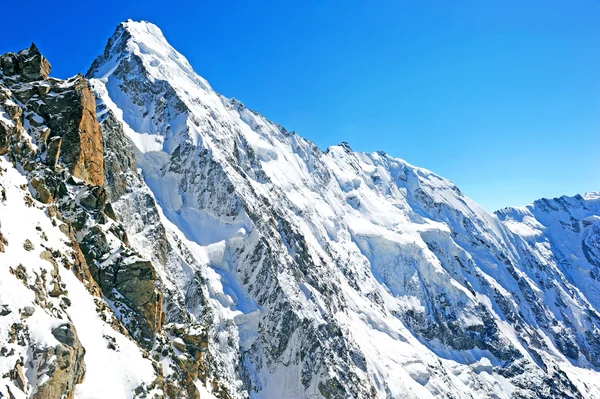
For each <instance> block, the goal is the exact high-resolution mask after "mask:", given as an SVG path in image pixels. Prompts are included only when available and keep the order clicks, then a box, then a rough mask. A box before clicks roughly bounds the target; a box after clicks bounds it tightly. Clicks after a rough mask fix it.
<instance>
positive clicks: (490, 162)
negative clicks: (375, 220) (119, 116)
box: [0, 0, 600, 210]
mask: <svg viewBox="0 0 600 399" xmlns="http://www.w3.org/2000/svg"><path fill="white" fill-rule="evenodd" d="M165 3H167V4H166V5H165ZM23 4H25V3H22V2H21V3H19V2H9V3H8V4H3V5H2V11H3V14H4V15H11V17H10V18H3V22H2V28H1V29H2V34H1V35H0V37H1V40H0V52H5V51H14V50H19V49H21V48H24V47H27V46H28V45H29V44H30V43H31V42H32V41H34V42H35V43H36V44H37V45H38V47H39V48H40V50H41V51H42V53H44V54H45V55H46V56H47V58H48V59H49V60H50V62H51V63H52V66H53V70H52V75H54V76H56V77H61V78H64V77H68V76H71V75H74V74H76V73H78V72H85V71H86V70H87V68H88V66H89V65H90V63H91V62H92V60H93V59H94V58H95V57H96V55H98V54H100V53H101V52H102V50H103V48H104V45H105V43H106V40H107V39H108V37H110V35H111V34H112V32H113V31H114V29H115V27H116V25H117V24H118V23H119V22H121V21H123V20H126V19H128V18H132V19H136V20H137V19H144V20H149V21H151V22H153V23H155V24H157V25H158V26H159V27H160V28H161V29H162V30H163V32H164V34H165V36H166V37H167V39H168V40H169V41H170V43H171V44H172V45H173V46H174V47H175V48H177V49H178V50H179V51H180V52H181V53H183V54H184V55H185V56H186V57H187V58H188V59H189V60H190V62H191V64H192V65H193V66H194V69H195V70H196V71H197V72H198V73H199V74H200V75H202V76H203V77H205V78H206V79H208V81H209V82H210V83H211V85H212V86H213V87H214V88H215V89H216V90H217V91H219V92H221V93H223V94H225V95H227V96H229V97H236V98H238V99H240V100H241V101H242V102H244V103H245V104H246V105H247V106H248V107H250V108H252V109H255V110H257V111H259V112H261V113H262V114H263V115H265V116H267V117H268V118H269V119H271V120H274V121H276V122H278V123H281V124H282V125H284V126H286V128H288V129H289V130H295V131H297V132H298V133H299V134H301V135H302V136H304V137H306V138H308V139H310V140H312V141H314V142H315V143H317V145H319V146H320V147H321V148H326V147H327V146H329V145H333V144H337V143H339V142H341V141H347V142H349V143H350V145H351V146H352V148H353V149H354V150H359V151H376V150H385V151H386V152H387V153H389V154H391V155H394V156H397V157H400V158H403V159H405V160H407V161H409V162H411V163H413V164H415V165H418V166H422V167H425V168H427V169H431V170H433V171H434V172H436V173H438V174H440V175H442V176H444V177H446V178H449V179H450V180H452V181H454V182H455V183H456V184H457V185H458V186H459V187H460V188H461V189H462V191H463V192H465V193H466V194H467V195H469V196H470V197H471V198H473V199H474V200H475V201H477V202H479V203H480V204H482V205H483V206H484V207H486V208H487V209H488V210H495V209H498V208H501V207H503V206H508V205H522V204H526V203H529V202H531V201H533V200H535V199H537V198H540V197H554V196H559V195H563V194H567V195H574V194H576V193H584V192H586V191H593V190H596V191H598V190H600V51H598V49H599V48H600V1H598V0H576V1H567V0H545V1H541V0H539V1H537V0H531V1H512V0H509V1H499V0H498V1H492V0H489V1H485V0H464V1H462V0H444V1H441V0H439V1H431V0H425V1H419V2H417V1H379V0H375V1H352V0H348V1H256V2H251V1H241V0H240V1H211V2H206V1H176V0H172V1H169V2H163V1H154V0H150V1H111V0H103V1H100V2H89V1H84V2H81V1H73V2H68V1H62V2H56V1H55V2H48V1H47V0H46V1H43V2H41V1H40V2H37V1H30V2H27V3H26V9H25V10H24V9H23V8H22V5H23Z"/></svg>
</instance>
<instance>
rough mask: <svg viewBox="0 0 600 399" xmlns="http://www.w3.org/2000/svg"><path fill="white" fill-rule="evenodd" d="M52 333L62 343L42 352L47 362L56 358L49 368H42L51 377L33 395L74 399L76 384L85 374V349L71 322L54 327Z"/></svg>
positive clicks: (53, 398)
mask: <svg viewBox="0 0 600 399" xmlns="http://www.w3.org/2000/svg"><path fill="white" fill-rule="evenodd" d="M52 335H53V336H54V338H56V340H57V341H58V342H60V344H59V345H57V346H56V347H50V348H46V349H45V351H44V353H43V354H42V356H43V358H44V359H47V360H46V362H50V361H51V360H52V359H55V360H54V363H52V367H51V368H50V369H49V370H47V371H46V370H42V371H45V372H46V374H48V377H49V379H48V380H47V381H46V382H45V383H44V384H42V385H41V386H40V387H39V388H38V390H37V391H36V392H35V393H34V394H33V395H32V399H56V398H65V399H72V398H73V397H74V394H75V385H76V384H79V383H80V382H81V381H82V380H83V377H84V375H85V363H84V355H85V349H84V348H83V346H82V345H81V342H79V338H78V337H77V332H76V331H75V327H74V326H73V325H72V324H71V323H64V324H62V325H60V326H59V327H57V328H55V329H53V330H52Z"/></svg>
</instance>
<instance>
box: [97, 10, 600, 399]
mask: <svg viewBox="0 0 600 399" xmlns="http://www.w3.org/2000/svg"><path fill="white" fill-rule="evenodd" d="M88 77H89V78H92V84H93V86H94V90H95V91H96V95H97V97H98V99H99V104H100V105H99V108H98V116H99V119H101V120H102V119H105V118H107V117H108V116H107V115H110V118H113V119H114V120H115V123H116V124H118V125H119V126H120V128H121V129H122V131H123V132H124V134H125V135H126V136H127V137H128V138H129V140H130V141H131V142H132V143H133V145H134V146H135V148H134V152H135V153H136V154H135V157H136V161H137V165H138V166H139V167H140V168H141V170H142V173H143V178H144V183H145V184H146V185H147V187H148V188H149V190H150V192H151V195H152V196H153V197H154V198H155V199H156V202H157V205H158V212H159V213H160V215H161V217H163V221H164V223H165V225H168V226H169V227H168V230H169V231H170V233H169V234H170V235H171V236H172V237H177V240H178V241H177V242H179V244H177V245H175V246H179V247H180V248H187V249H186V250H185V252H186V253H189V257H190V259H193V261H190V262H188V263H186V264H187V265H188V266H189V265H192V266H191V273H192V274H193V275H197V274H200V275H202V276H203V282H202V284H203V286H202V287H198V286H196V290H197V291H194V290H192V289H190V286H188V285H186V284H183V283H182V282H181V280H180V279H181V278H184V279H185V276H184V273H183V272H177V270H185V268H181V267H180V266H177V267H174V268H173V267H166V268H165V270H164V277H163V278H164V279H165V280H169V281H172V285H173V287H178V288H177V290H179V292H182V294H181V295H182V297H183V298H185V299H183V301H184V302H187V303H190V302H193V301H194V297H195V296H198V297H204V295H207V297H208V302H209V303H210V309H211V310H210V311H211V313H213V314H217V317H215V318H213V319H211V320H212V321H213V322H215V323H219V324H220V325H221V326H226V327H224V328H222V329H221V334H225V335H227V337H228V339H227V340H226V341H227V344H225V343H222V344H219V343H218V341H219V337H218V336H216V337H211V339H212V340H213V341H212V343H211V348H212V349H211V350H212V351H213V352H216V351H218V352H219V353H220V355H221V356H222V357H221V359H234V358H236V359H239V365H237V366H236V368H235V369H232V368H231V367H230V368H228V369H223V371H222V372H223V373H225V374H229V375H228V376H226V379H228V380H229V381H236V379H237V378H238V376H239V378H241V379H242V380H243V389H240V388H239V386H238V388H237V390H236V391H235V392H234V393H233V395H239V396H245V395H249V396H250V397H252V398H267V397H298V398H301V397H326V398H337V397H361V398H362V397H380V398H385V397H407V398H426V397H432V398H433V397H458V396H465V397H483V398H487V397H490V398H491V397H493V398H511V397H533V398H536V397H539V398H542V397H587V398H593V397H598V396H600V383H599V382H598V381H600V378H599V377H600V374H598V372H597V371H595V370H597V368H598V367H600V361H599V360H598V359H600V329H599V328H598V327H599V326H600V314H599V313H598V310H599V303H598V295H597V293H598V289H599V288H600V286H599V283H598V280H597V279H595V278H594V277H593V276H597V275H598V274H597V267H598V254H599V253H600V251H599V249H598V248H599V247H598V242H599V241H598V233H597V231H598V215H600V212H599V209H598V207H597V201H596V197H594V196H589V197H586V198H575V199H571V200H564V201H567V202H569V203H570V202H573V204H572V207H570V208H569V210H568V211H564V210H563V211H561V212H563V213H560V212H559V213H557V214H555V213H552V212H548V211H547V210H548V209H550V210H552V209H554V208H557V209H562V208H561V206H562V205H560V206H559V205H558V204H556V205H552V207H550V206H548V207H546V208H547V209H546V208H544V209H545V210H542V208H543V207H542V206H541V205H535V206H534V207H533V208H531V207H530V208H526V209H521V210H507V211H502V212H501V213H499V217H498V216H496V215H491V214H489V213H487V212H485V211H484V210H483V209H482V208H481V207H479V206H478V205H477V204H475V203H473V201H471V200H470V199H468V198H467V197H465V196H464V195H463V194H462V193H461V192H460V190H459V189H458V188H457V187H456V186H454V185H453V184H452V183H451V182H449V181H448V180H445V179H443V178H441V177H439V176H437V175H435V174H434V173H432V172H429V171H427V170H425V169H421V168H417V167H414V166H412V165H409V164H408V163H406V162H404V161H402V160H400V159H396V158H393V157H390V156H388V155H386V154H385V153H383V152H380V153H370V154H365V153H357V152H353V151H352V150H351V149H350V148H349V146H348V145H347V144H344V143H343V144H341V145H339V146H334V147H331V148H329V149H328V150H327V151H325V152H323V151H321V150H320V149H318V148H317V147H316V146H315V145H314V144H312V143H311V142H309V141H306V140H304V139H303V138H301V137H300V136H298V135H296V134H295V133H291V132H288V131H286V130H285V129H284V128H283V127H281V126H279V125H276V124H274V123H272V122H270V121H268V120H267V119H265V118H264V117H262V116H260V115H259V114H257V113H255V112H253V111H250V110H248V109H247V108H245V107H244V106H243V105H242V104H241V103H239V102H238V101H237V100H235V99H227V98H225V97H223V96H221V95H219V94H217V93H216V92H214V91H213V90H212V89H211V87H210V86H209V85H208V83H207V82H206V81H205V80H204V79H202V78H201V77H199V76H198V75H196V73H195V72H194V71H193V70H192V68H191V67H190V65H189V63H188V62H187V61H186V60H185V58H184V57H183V56H182V55H181V54H179V53H178V52H177V51H175V50H174V49H173V48H172V47H171V46H170V45H169V44H168V43H167V42H166V40H165V38H164V36H163V35H162V33H161V32H160V30H159V29H158V28H157V27H156V26H154V25H152V24H150V23H147V22H132V21H128V22H125V23H123V24H121V25H120V26H119V27H118V28H117V30H116V32H115V34H114V35H113V37H112V38H111V39H110V40H109V42H108V45H107V47H106V50H105V52H104V54H103V55H101V56H100V57H99V58H98V59H97V60H96V61H95V62H94V64H93V65H92V67H91V68H90V71H89V72H88ZM140 185H141V186H140V190H146V188H145V187H143V184H141V182H140ZM121 204H122V206H123V209H130V210H132V211H135V209H138V210H139V209H140V208H139V207H138V208H135V207H134V206H131V205H129V206H126V202H121ZM536 204H537V203H536ZM576 204H579V205H576ZM565 206H566V205H565ZM538 208H539V209H538ZM130 213H135V212H130ZM572 219H573V220H572ZM131 220H135V217H134V216H132V217H131ZM135 226H136V224H132V225H131V226H130V231H133V232H134V233H135V234H137V235H138V237H140V235H139V233H140V224H139V223H138V224H137V226H138V227H135ZM569 226H571V227H569ZM564 234H567V239H563V237H565V236H564ZM134 241H135V240H134ZM173 242H175V241H173ZM138 244H139V246H144V245H146V246H149V243H148V242H146V241H144V239H143V237H141V238H140V241H139V242H138ZM134 245H135V243H134ZM140 251H141V250H140ZM590 259H591V260H590ZM586 262H587V263H586ZM567 271H570V272H569V273H567ZM202 284H201V285H202ZM205 293H206V294H205ZM202 309H203V310H202ZM206 309H207V308H201V310H196V311H197V312H198V311H202V312H204V311H206ZM188 310H189V306H188ZM192 314H193V311H192ZM199 316H201V314H199V313H197V314H196V315H195V317H199ZM215 334H216V333H215ZM216 335H220V334H216ZM221 338H222V337H221ZM221 342H224V341H221ZM232 374H235V375H232ZM234 385H235V384H234Z"/></svg>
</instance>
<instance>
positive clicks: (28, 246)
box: [23, 239, 35, 251]
mask: <svg viewBox="0 0 600 399" xmlns="http://www.w3.org/2000/svg"><path fill="white" fill-rule="evenodd" d="M23 249H24V250H25V251H33V250H34V249H35V247H34V246H33V243H32V242H31V241H29V239H26V240H25V242H24V243H23Z"/></svg>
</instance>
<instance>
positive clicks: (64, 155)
mask: <svg viewBox="0 0 600 399" xmlns="http://www.w3.org/2000/svg"><path fill="white" fill-rule="evenodd" d="M52 93H56V94H60V95H57V96H47V97H46V106H45V107H43V109H41V110H40V113H41V114H42V113H43V114H44V115H42V116H43V117H44V119H46V120H47V121H48V126H49V127H50V130H51V132H52V133H51V134H52V135H53V136H60V137H61V138H62V142H61V145H60V154H59V160H60V161H61V162H63V163H64V164H65V165H66V166H67V167H68V168H69V171H70V172H71V174H72V175H73V176H75V177H77V178H79V179H82V180H83V181H85V182H86V183H89V184H92V185H95V186H101V185H103V184H104V160H103V147H102V132H101V130H100V125H99V124H98V120H97V119H96V100H95V98H94V93H93V92H92V90H91V89H90V87H89V86H88V83H87V81H86V80H85V78H83V76H81V75H78V76H76V77H75V78H72V79H70V80H67V81H66V83H65V84H63V85H61V86H55V87H52ZM58 115H60V118H58V117H57V116H58Z"/></svg>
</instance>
